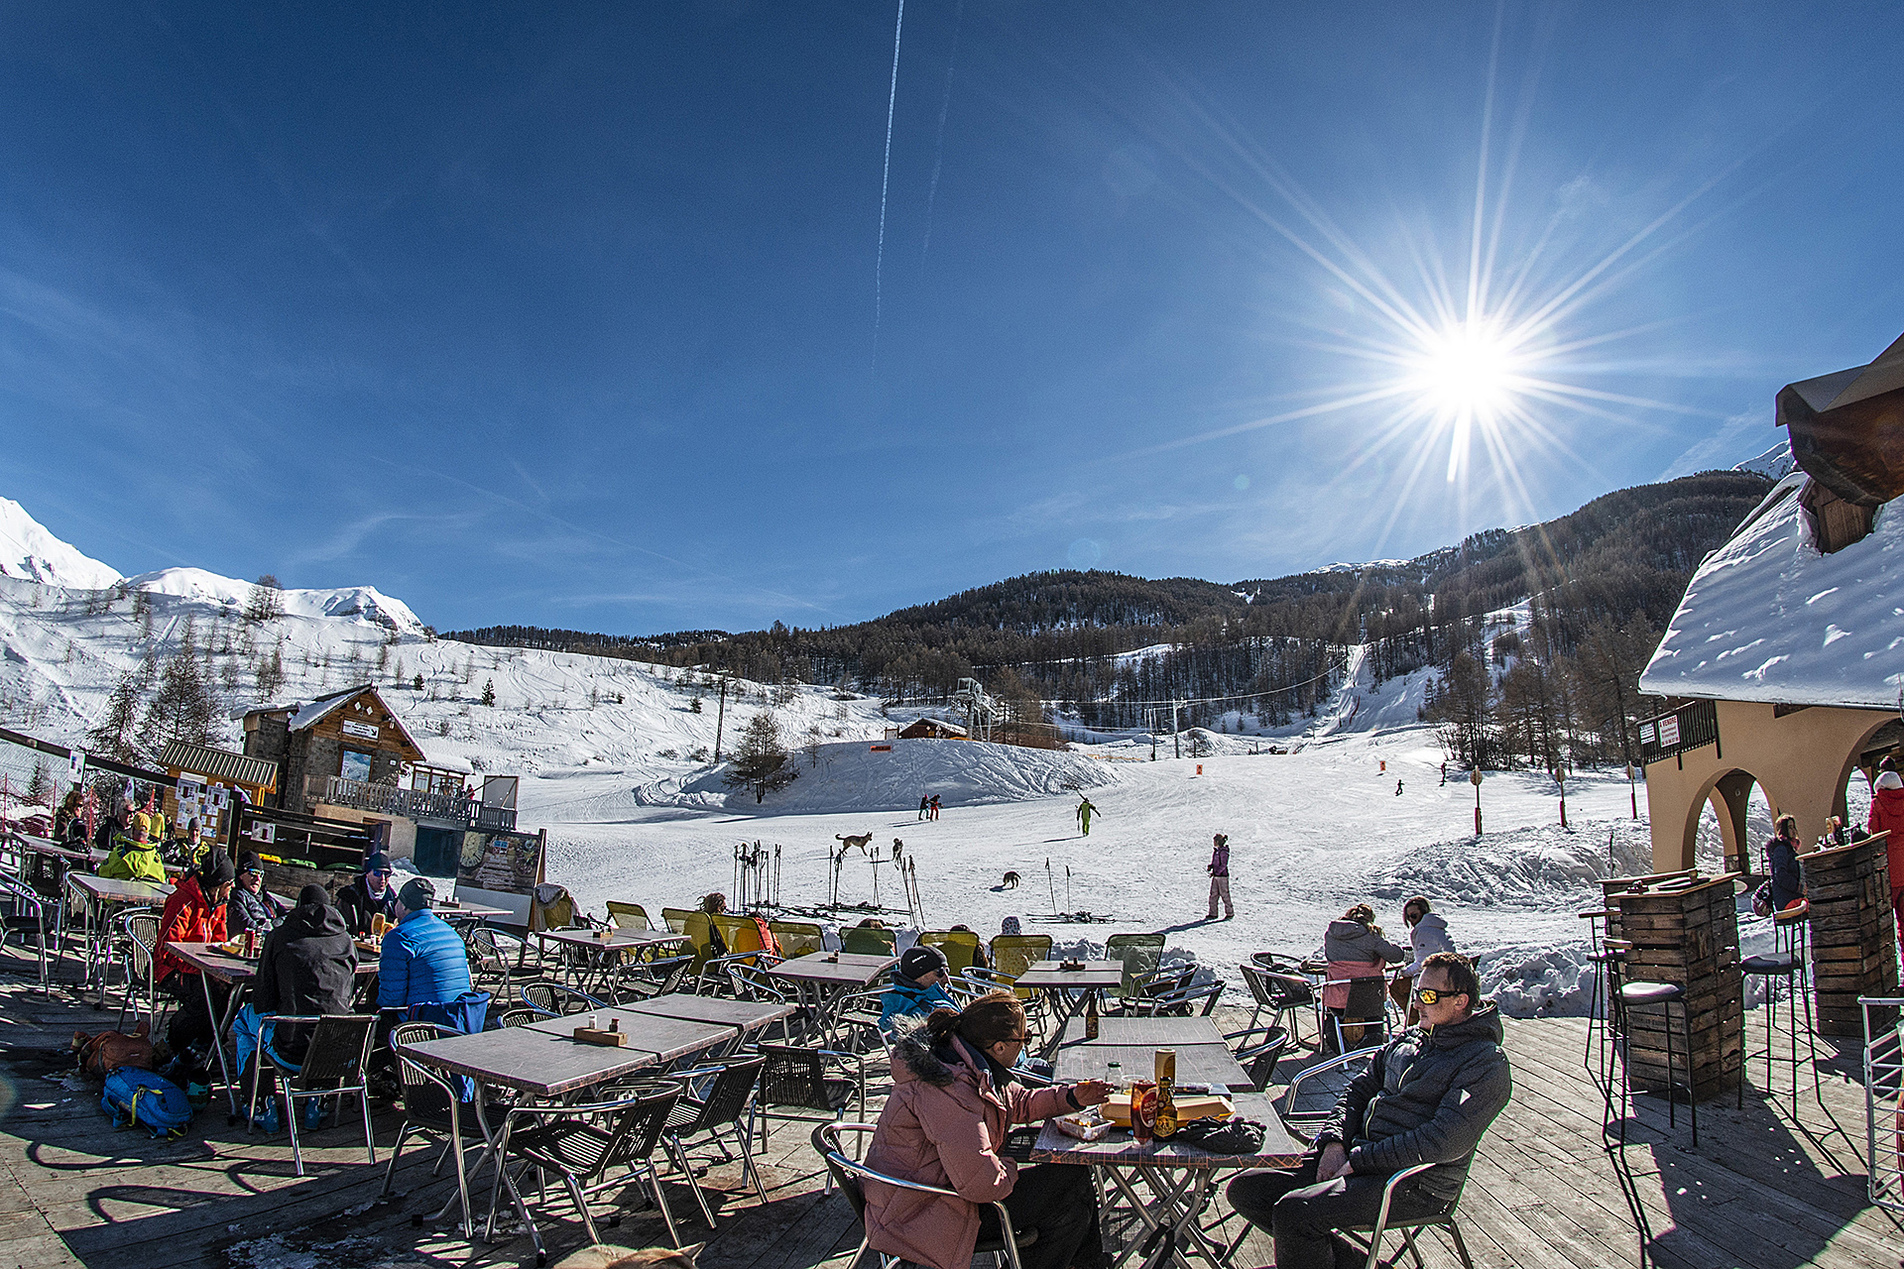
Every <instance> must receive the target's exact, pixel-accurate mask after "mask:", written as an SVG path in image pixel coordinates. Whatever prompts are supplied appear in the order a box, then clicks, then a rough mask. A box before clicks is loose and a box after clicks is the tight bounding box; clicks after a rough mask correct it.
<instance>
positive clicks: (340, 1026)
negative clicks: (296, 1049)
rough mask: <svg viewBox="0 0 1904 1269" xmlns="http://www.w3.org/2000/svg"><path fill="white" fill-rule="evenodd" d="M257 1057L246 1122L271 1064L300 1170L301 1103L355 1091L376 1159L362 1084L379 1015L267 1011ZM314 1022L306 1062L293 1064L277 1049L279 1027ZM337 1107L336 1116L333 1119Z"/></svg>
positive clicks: (368, 1145)
mask: <svg viewBox="0 0 1904 1269" xmlns="http://www.w3.org/2000/svg"><path fill="white" fill-rule="evenodd" d="M259 1024H260V1025H259V1028H258V1060H256V1061H254V1062H253V1063H252V1067H251V1101H250V1106H249V1110H248V1113H247V1122H250V1120H251V1118H253V1117H254V1116H253V1114H252V1112H255V1111H256V1110H257V1106H258V1081H259V1079H260V1077H261V1076H262V1074H263V1072H264V1068H265V1065H266V1064H267V1063H269V1064H270V1066H271V1068H272V1070H273V1072H274V1074H275V1075H276V1078H277V1081H278V1095H279V1096H281V1097H282V1098H283V1099H284V1126H285V1128H286V1129H287V1130H288V1131H289V1132H290V1134H291V1157H292V1159H293V1160H294V1161H295V1162H296V1164H297V1174H298V1175H299V1176H303V1175H304V1149H303V1147H302V1146H301V1145H300V1144H299V1143H298V1124H297V1104H298V1102H300V1101H308V1100H310V1099H311V1098H316V1097H336V1098H338V1099H339V1100H340V1102H341V1099H342V1097H343V1094H345V1093H355V1094H357V1102H358V1105H360V1106H361V1107H362V1108H363V1112H364V1149H365V1150H366V1151H367V1152H368V1153H369V1155H370V1161H371V1162H372V1163H375V1162H376V1161H377V1139H376V1137H375V1136H374V1135H373V1133H372V1131H371V1127H370V1094H369V1092H368V1091H367V1090H366V1089H365V1087H364V1071H365V1067H366V1066H367V1065H368V1059H369V1056H370V1037H371V1033H372V1030H373V1029H374V1028H375V1027H376V1025H377V1015H375V1014H326V1015H323V1016H321V1017H319V1016H314V1015H301V1014H269V1015H266V1016H265V1017H263V1018H261V1019H259ZM287 1024H289V1025H306V1024H308V1025H310V1027H311V1035H310V1042H309V1044H308V1045H307V1046H306V1048H305V1050H304V1060H303V1061H302V1062H292V1061H290V1060H289V1059H287V1058H285V1057H283V1056H281V1055H280V1054H279V1053H278V1052H277V1050H276V1049H275V1048H274V1047H273V1042H274V1041H275V1040H276V1038H277V1035H276V1032H277V1028H279V1027H280V1026H285V1025H287ZM335 1115H336V1111H335V1108H333V1112H332V1118H333V1122H335Z"/></svg>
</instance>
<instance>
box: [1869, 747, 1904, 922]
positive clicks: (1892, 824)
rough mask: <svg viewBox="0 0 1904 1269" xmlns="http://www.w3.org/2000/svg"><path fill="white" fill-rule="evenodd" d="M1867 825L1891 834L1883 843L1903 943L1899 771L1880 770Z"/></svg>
mask: <svg viewBox="0 0 1904 1269" xmlns="http://www.w3.org/2000/svg"><path fill="white" fill-rule="evenodd" d="M1885 761H1886V762H1889V761H1890V759H1888V758H1887V759H1885ZM1868 824H1869V827H1870V829H1871V831H1872V832H1873V833H1883V832H1889V833H1890V834H1891V836H1890V838H1889V839H1888V840H1887V841H1886V842H1885V843H1884V846H1885V851H1886V853H1887V854H1888V855H1889V856H1890V861H1891V912H1892V914H1893V915H1894V916H1895V917H1896V918H1897V930H1898V937H1899V938H1900V939H1904V779H1900V778H1899V776H1898V774H1897V772H1896V771H1894V770H1893V771H1887V770H1884V769H1883V768H1882V767H1881V766H1880V769H1879V771H1878V782H1877V787H1876V788H1874V789H1873V790H1872V791H1871V818H1870V820H1869V821H1868Z"/></svg>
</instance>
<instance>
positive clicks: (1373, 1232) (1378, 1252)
mask: <svg viewBox="0 0 1904 1269" xmlns="http://www.w3.org/2000/svg"><path fill="white" fill-rule="evenodd" d="M1436 1166H1437V1165H1436V1164H1433V1163H1417V1164H1416V1165H1415V1166H1414V1167H1412V1168H1403V1169H1402V1170H1401V1171H1400V1172H1397V1173H1395V1174H1394V1175H1393V1176H1391V1177H1389V1178H1388V1181H1387V1183H1386V1184H1384V1185H1383V1186H1382V1206H1381V1207H1380V1209H1378V1210H1377V1211H1376V1213H1375V1223H1374V1224H1373V1225H1371V1226H1370V1227H1369V1231H1368V1236H1367V1238H1366V1239H1364V1238H1363V1237H1361V1230H1360V1229H1359V1228H1357V1227H1355V1226H1351V1227H1349V1228H1348V1229H1345V1230H1343V1231H1342V1232H1343V1233H1344V1234H1346V1235H1347V1236H1348V1237H1349V1239H1350V1240H1351V1241H1353V1242H1356V1243H1358V1244H1360V1245H1361V1247H1362V1248H1363V1249H1364V1250H1366V1251H1367V1252H1368V1263H1367V1264H1366V1265H1365V1266H1364V1267H1363V1269H1377V1267H1378V1266H1380V1265H1382V1264H1384V1263H1393V1262H1392V1261H1390V1262H1384V1261H1383V1259H1382V1237H1383V1236H1384V1235H1385V1234H1390V1233H1396V1234H1400V1235H1401V1236H1402V1246H1401V1248H1400V1249H1398V1250H1397V1251H1396V1259H1400V1256H1401V1252H1402V1251H1404V1250H1405V1251H1407V1252H1408V1254H1409V1255H1410V1256H1412V1257H1414V1260H1415V1265H1416V1269H1421V1264H1422V1260H1421V1250H1420V1249H1419V1248H1418V1247H1416V1246H1415V1237H1416V1235H1417V1234H1419V1233H1420V1232H1421V1231H1422V1230H1424V1229H1445V1230H1447V1231H1448V1238H1449V1240H1450V1241H1452V1242H1453V1243H1454V1254H1455V1255H1457V1256H1459V1257H1461V1269H1474V1261H1473V1260H1472V1259H1470V1258H1469V1256H1468V1245H1467V1243H1465V1242H1463V1241H1462V1238H1461V1227H1460V1226H1459V1225H1457V1224H1455V1219H1454V1216H1455V1209H1456V1208H1457V1207H1459V1206H1460V1205H1461V1196H1460V1195H1459V1194H1456V1195H1455V1197H1454V1201H1453V1202H1451V1203H1449V1204H1448V1210H1447V1211H1445V1212H1443V1213H1441V1214H1440V1215H1438V1216H1416V1217H1411V1218H1410V1219H1408V1220H1400V1221H1391V1220H1390V1219H1389V1218H1388V1213H1389V1209H1390V1206H1391V1205H1392V1204H1393V1203H1394V1201H1395V1191H1396V1190H1397V1189H1398V1188H1400V1186H1401V1184H1402V1182H1404V1181H1407V1180H1409V1179H1410V1178H1411V1177H1416V1176H1419V1175H1421V1174H1422V1173H1423V1172H1426V1171H1427V1170H1428V1169H1430V1168H1432V1167H1436Z"/></svg>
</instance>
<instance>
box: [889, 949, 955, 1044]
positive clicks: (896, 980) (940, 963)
mask: <svg viewBox="0 0 1904 1269" xmlns="http://www.w3.org/2000/svg"><path fill="white" fill-rule="evenodd" d="M949 977H951V970H950V967H949V966H947V964H946V963H945V953H943V952H941V951H940V950H939V949H938V948H936V947H932V946H930V945H928V944H925V943H918V944H914V945H913V946H912V947H909V948H907V949H906V952H905V955H903V956H901V957H900V958H899V965H898V967H897V968H895V969H894V970H893V980H892V986H890V987H888V988H887V989H886V994H885V995H884V996H881V997H880V1000H879V1030H880V1034H882V1035H884V1036H885V1037H886V1039H887V1040H888V1041H891V1040H894V1039H896V1038H898V1035H899V1032H900V1031H901V1030H903V1029H904V1028H905V1026H906V1025H907V1023H908V1021H909V1020H910V1019H913V1018H923V1017H926V1016H927V1015H928V1014H930V1013H931V1012H932V1011H933V1010H934V1009H957V1008H958V1007H959V1003H958V1001H956V1000H954V999H952V996H951V993H949V992H947V991H946V989H945V981H946V979H947V978H949Z"/></svg>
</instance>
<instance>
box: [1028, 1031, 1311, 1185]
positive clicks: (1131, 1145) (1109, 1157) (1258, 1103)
mask: <svg viewBox="0 0 1904 1269" xmlns="http://www.w3.org/2000/svg"><path fill="white" fill-rule="evenodd" d="M1177 1073H1178V1074H1179V1075H1181V1074H1182V1073H1183V1055H1182V1053H1181V1051H1179V1053H1178V1055H1177ZM1229 1096H1230V1101H1231V1104H1232V1105H1234V1106H1235V1107H1236V1113H1237V1115H1239V1116H1240V1117H1242V1118H1244V1119H1254V1120H1255V1121H1256V1122H1258V1123H1260V1124H1262V1125H1264V1127H1265V1128H1266V1131H1265V1132H1264V1134H1263V1145H1262V1148H1261V1149H1260V1150H1258V1151H1257V1152H1256V1153H1255V1154H1211V1153H1210V1152H1209V1151H1208V1150H1205V1149H1203V1148H1202V1147H1200V1146H1193V1145H1189V1144H1187V1143H1179V1142H1177V1141H1176V1140H1175V1139H1172V1140H1170V1141H1151V1142H1149V1143H1148V1144H1146V1145H1141V1146H1140V1145H1138V1144H1137V1143H1136V1142H1135V1141H1132V1140H1131V1135H1130V1129H1128V1128H1113V1129H1111V1132H1110V1135H1109V1136H1107V1137H1103V1138H1101V1139H1099V1140H1097V1141H1079V1140H1078V1139H1077V1138H1076V1137H1070V1136H1066V1135H1065V1134H1064V1133H1063V1132H1061V1131H1060V1130H1059V1129H1058V1127H1057V1126H1056V1125H1055V1124H1052V1123H1049V1122H1047V1123H1046V1124H1045V1126H1044V1131H1042V1132H1040V1133H1039V1134H1038V1142H1037V1144H1036V1145H1034V1146H1033V1147H1032V1150H1031V1159H1032V1162H1033V1163H1081V1164H1085V1165H1087V1166H1089V1167H1098V1168H1106V1167H1110V1168H1116V1167H1168V1168H1293V1167H1295V1166H1296V1165H1297V1164H1298V1163H1300V1162H1302V1157H1303V1155H1304V1154H1305V1153H1307V1152H1308V1147H1307V1146H1305V1145H1303V1143H1302V1142H1300V1141H1298V1140H1296V1139H1295V1138H1294V1137H1293V1136H1291V1135H1290V1133H1289V1130H1288V1129H1287V1128H1285V1127H1283V1122H1282V1120H1280V1119H1278V1118H1277V1117H1276V1108H1275V1107H1274V1106H1272V1105H1270V1103H1269V1098H1268V1097H1266V1096H1264V1095H1263V1094H1261V1093H1247V1092H1245V1093H1232V1094H1230V1095H1229Z"/></svg>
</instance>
